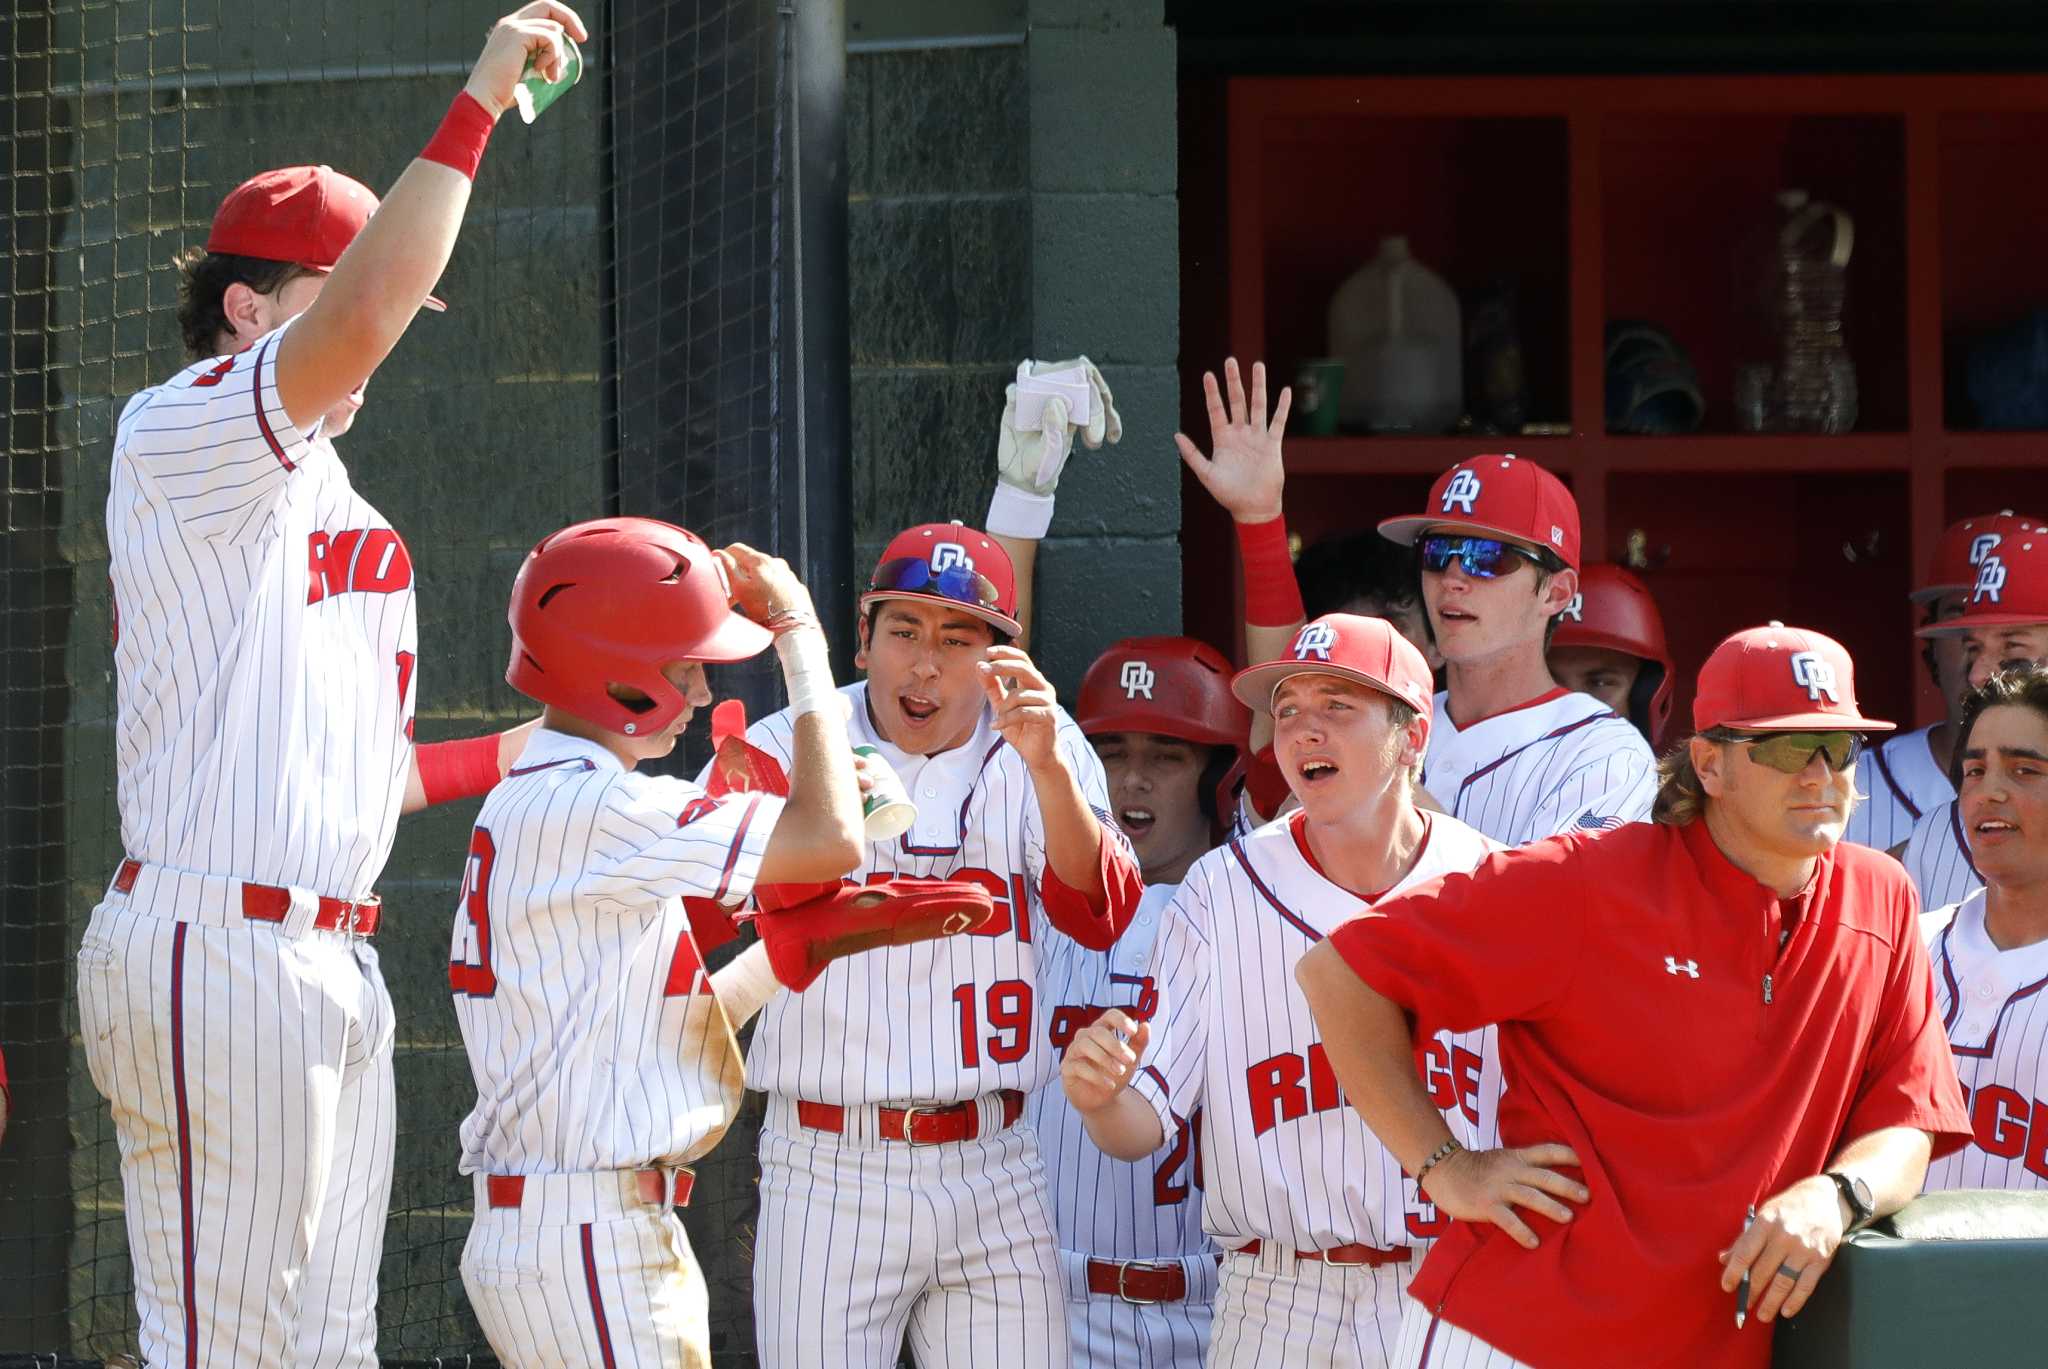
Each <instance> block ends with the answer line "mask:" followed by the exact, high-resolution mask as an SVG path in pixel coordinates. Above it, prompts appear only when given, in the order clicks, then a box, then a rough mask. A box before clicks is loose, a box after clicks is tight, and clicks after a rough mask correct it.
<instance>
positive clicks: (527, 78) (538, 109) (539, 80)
mask: <svg viewBox="0 0 2048 1369" xmlns="http://www.w3.org/2000/svg"><path fill="white" fill-rule="evenodd" d="M562 46H563V47H565V48H567V49H568V50H569V52H568V61H567V62H565V63H564V64H563V68H562V79H561V80H559V81H550V80H547V79H545V78H543V77H542V76H541V74H540V72H539V71H538V70H536V69H535V67H534V63H533V59H532V58H531V57H529V58H527V59H526V74H525V75H524V76H522V77H520V78H519V88H518V89H517V90H514V91H513V92H512V103H514V104H516V105H518V106H519V117H520V118H521V119H523V120H525V121H526V122H527V123H529V124H530V123H532V122H533V121H534V120H535V119H538V118H539V117H540V116H541V115H543V114H545V113H547V108H548V106H549V105H551V104H553V103H554V102H555V101H557V100H559V99H561V98H562V96H563V94H564V93H566V92H567V91H568V89H569V87H570V86H573V85H575V84H576V83H577V82H578V81H580V80H582V79H583V50H582V49H581V48H579V47H577V46H576V40H575V39H574V38H571V37H570V36H569V35H568V34H566V33H565V34H563V35H562Z"/></svg>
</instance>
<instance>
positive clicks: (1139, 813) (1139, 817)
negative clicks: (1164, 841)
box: [1116, 808, 1158, 837]
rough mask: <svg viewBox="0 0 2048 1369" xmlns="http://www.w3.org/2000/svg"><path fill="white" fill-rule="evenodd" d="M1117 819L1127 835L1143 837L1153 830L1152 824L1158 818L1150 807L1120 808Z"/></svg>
mask: <svg viewBox="0 0 2048 1369" xmlns="http://www.w3.org/2000/svg"><path fill="white" fill-rule="evenodd" d="M1116 820H1117V822H1118V824H1119V825H1121V826H1122V827H1123V829H1124V835H1125V836H1130V837H1142V836H1144V835H1145V834H1146V833H1147V832H1149V831H1151V830H1152V824H1153V823H1154V822H1156V821H1158V818H1157V815H1155V814H1154V813H1153V812H1152V810H1151V809H1149V808H1119V809H1118V810H1117V813H1116Z"/></svg>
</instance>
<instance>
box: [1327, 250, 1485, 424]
mask: <svg viewBox="0 0 2048 1369" xmlns="http://www.w3.org/2000/svg"><path fill="white" fill-rule="evenodd" d="M1463 348H1464V335H1463V330H1462V328H1461V327H1460V325H1459V313H1458V296H1457V294H1456V292H1454V291H1453V290H1452V289H1451V287H1450V286H1449V285H1446V284H1445V283H1444V279H1443V277H1441V276H1439V275H1437V274H1436V272H1434V271H1432V270H1430V269H1429V268H1428V267H1426V266H1424V265H1423V264H1422V263H1421V262H1418V261H1416V260H1415V258H1414V257H1412V256H1410V255H1409V253H1408V240H1407V239H1406V238H1382V239H1381V240H1380V250H1379V255H1378V256H1376V257H1374V258H1373V259H1372V260H1371V261H1370V262H1368V263H1366V264H1365V265H1364V266H1362V267H1360V268H1359V269H1358V271H1356V272H1355V273H1354V274H1353V275H1352V277H1351V278H1350V279H1349V280H1347V281H1345V282H1344V284H1343V285H1342V286H1341V287H1339V289H1338V291H1337V293H1336V295H1335V297H1333V298H1332V299H1331V301H1330V352H1331V355H1333V356H1336V357H1339V358H1341V359H1342V360H1343V362H1344V393H1343V397H1342V399H1341V400H1340V401H1339V404H1338V416H1339V418H1340V419H1341V420H1342V421H1343V423H1344V426H1345V427H1347V428H1365V429H1367V430H1369V431H1371V432H1376V433H1443V432H1449V431H1450V430H1451V428H1452V427H1454V426H1455V425H1456V424H1457V422H1458V415H1459V414H1460V413H1461V412H1462V411H1463V409H1464V402H1465V380H1464V364H1463V359H1462V353H1463Z"/></svg>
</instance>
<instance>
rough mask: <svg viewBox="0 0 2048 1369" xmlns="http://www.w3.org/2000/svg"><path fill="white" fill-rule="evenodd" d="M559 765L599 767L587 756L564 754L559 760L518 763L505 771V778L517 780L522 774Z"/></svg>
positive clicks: (537, 771)
mask: <svg viewBox="0 0 2048 1369" xmlns="http://www.w3.org/2000/svg"><path fill="white" fill-rule="evenodd" d="M558 765H575V766H581V767H582V768H583V769H585V770H595V769H597V763H596V762H595V761H592V760H590V759H589V758H588V757H586V756H564V757H562V759H560V760H558V761H542V762H541V763H540V764H538V765H516V766H514V767H512V768H511V769H510V770H507V771H506V772H505V778H506V779H508V780H516V779H518V778H519V777H520V776H521V775H534V774H538V773H539V772H541V771H543V770H552V769H554V768H555V767H556V766H558Z"/></svg>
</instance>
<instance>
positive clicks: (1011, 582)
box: [860, 519, 1024, 637]
mask: <svg viewBox="0 0 2048 1369" xmlns="http://www.w3.org/2000/svg"><path fill="white" fill-rule="evenodd" d="M884 599H920V600H924V601H925V602H928V603H940V604H952V605H955V606H956V607H958V608H960V609H962V610H963V611H965V612H967V613H970V614H972V615H974V616H975V617H976V618H979V619H981V620H982V621H983V622H984V623H988V624H990V625H991V626H993V627H995V628H998V629H999V630H1001V631H1003V632H1007V633H1009V634H1010V635H1011V636H1012V637H1015V636H1016V635H1017V634H1018V633H1020V632H1022V631H1023V630H1024V628H1023V624H1021V623H1019V622H1018V621H1017V572H1016V571H1015V570H1013V569H1012V568H1011V566H1010V554H1009V553H1008V552H1006V551H1004V550H1003V549H1002V548H1001V547H1000V546H998V545H997V544H996V543H995V541H994V540H993V539H991V538H990V537H989V535H988V534H987V533H985V532H982V531H981V530H980V529H978V528H970V527H968V526H966V525H965V524H963V523H961V522H959V521H958V520H957V519H956V520H955V521H953V522H951V523H920V524H918V525H917V526H916V527H914V528H906V529H904V530H903V531H902V532H899V533H897V534H896V535H895V536H894V537H893V538H891V539H889V545H888V546H886V547H884V548H883V549H882V559H881V560H880V561H878V562H876V563H875V573H874V574H873V575H871V576H869V577H868V587H867V592H866V593H864V594H862V595H861V596H860V606H861V608H862V610H863V611H865V610H866V608H867V606H868V605H869V604H873V603H879V602H880V601H882V600H884Z"/></svg>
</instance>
